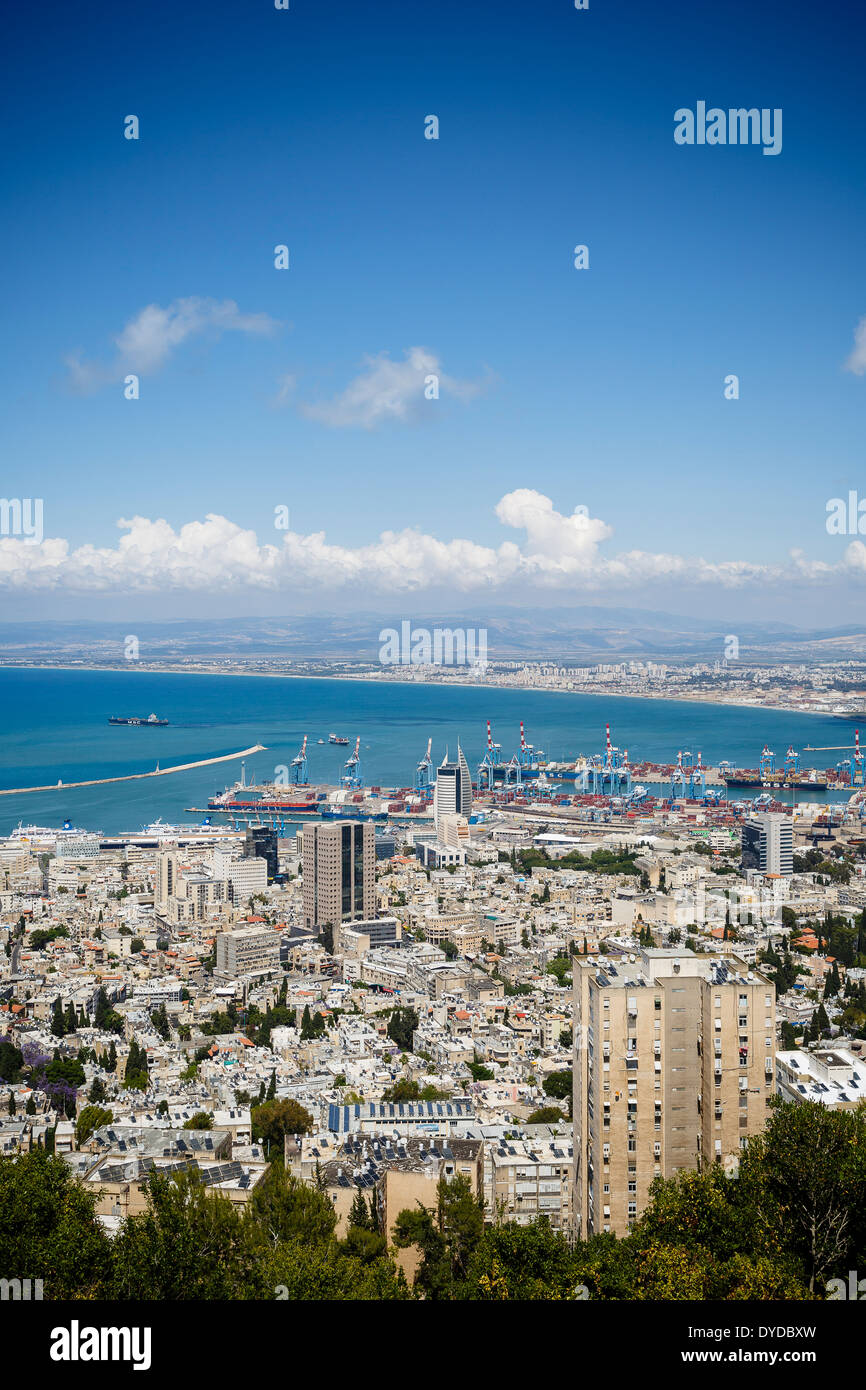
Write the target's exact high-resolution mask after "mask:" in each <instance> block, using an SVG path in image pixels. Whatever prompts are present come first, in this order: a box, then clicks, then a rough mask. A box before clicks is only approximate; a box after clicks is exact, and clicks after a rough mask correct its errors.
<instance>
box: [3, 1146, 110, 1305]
mask: <svg viewBox="0 0 866 1390" xmlns="http://www.w3.org/2000/svg"><path fill="white" fill-rule="evenodd" d="M95 1205H96V1193H95V1192H93V1193H91V1192H86V1191H85V1190H84V1188H83V1186H82V1184H81V1183H80V1182H79V1181H78V1179H77V1178H76V1177H75V1176H74V1175H73V1173H72V1169H71V1168H70V1167H69V1165H68V1164H67V1163H66V1162H65V1160H64V1159H62V1158H55V1157H54V1156H53V1155H50V1154H49V1153H48V1152H47V1151H46V1150H45V1149H41V1148H36V1149H33V1151H32V1152H31V1153H27V1154H19V1155H18V1156H16V1157H14V1158H12V1157H5V1156H4V1157H0V1250H2V1251H3V1261H4V1264H5V1267H6V1269H7V1270H9V1271H10V1272H11V1271H14V1275H15V1277H16V1278H20V1279H42V1280H43V1281H44V1283H45V1295H46V1297H47V1298H50V1299H71V1298H89V1297H95V1296H98V1294H99V1291H100V1288H101V1285H102V1281H103V1278H104V1276H105V1273H106V1271H107V1268H108V1263H109V1259H110V1245H109V1240H108V1237H107V1236H106V1234H105V1231H104V1229H103V1227H102V1225H101V1224H100V1222H99V1220H98V1219H97V1217H96V1216H95V1215H94V1208H95Z"/></svg>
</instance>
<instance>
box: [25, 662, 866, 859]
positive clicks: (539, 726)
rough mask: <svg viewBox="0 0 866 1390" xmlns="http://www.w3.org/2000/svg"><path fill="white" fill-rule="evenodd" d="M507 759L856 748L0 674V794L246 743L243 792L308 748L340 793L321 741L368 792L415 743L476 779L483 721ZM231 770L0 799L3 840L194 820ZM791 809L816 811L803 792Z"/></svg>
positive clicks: (414, 695)
mask: <svg viewBox="0 0 866 1390" xmlns="http://www.w3.org/2000/svg"><path fill="white" fill-rule="evenodd" d="M151 711H154V712H155V713H156V714H158V715H159V716H160V718H165V719H169V720H170V721H171V725H170V727H169V728H167V729H141V728H131V727H122V726H120V727H111V726H109V725H108V723H107V722H106V721H107V720H108V717H109V715H112V714H117V715H145V716H146V715H148V714H150V712H151ZM488 718H490V720H491V721H492V725H493V737H494V739H496V740H497V741H498V742H500V743H501V744H502V749H503V754H504V755H505V756H506V757H510V756H511V754H512V752H514V751H515V750H516V747H517V743H518V739H519V721H520V719H521V718H522V719H523V720H524V722H525V725H526V737H527V739H528V741H529V742H531V743H534V744H535V746H536V747H539V748H543V749H544V750H545V752H546V753H547V755H548V756H549V757H552V758H556V759H565V758H572V757H574V756H576V755H577V754H580V753H586V754H590V753H594V752H597V751H600V750H601V749H602V747H603V745H604V725H605V720H610V724H611V736H612V739H613V742H614V743H616V744H618V745H619V747H620V748H623V747H625V748H628V750H629V758H630V760H631V761H632V762H633V763H634V762H639V761H642V760H644V759H649V760H652V761H659V762H662V761H673V760H674V759H675V758H676V754H677V751H678V749H685V748H690V749H691V750H692V752H693V753H695V754H696V753H697V752H698V751H700V752H702V754H703V759H704V762H705V763H706V764H717V763H718V762H719V760H720V759H721V758H728V759H730V761H732V762H733V763H734V764H736V765H737V766H741V767H756V766H757V762H758V757H759V754H760V751H761V748H762V747H763V745H764V743H765V742H766V743H769V746H770V747H771V748H773V749H775V752H776V755H777V758H778V759H779V761H781V758H782V757H783V755H784V752H785V750H786V748H787V747H788V744H789V743H792V744H793V745H794V747H795V748H797V749H801V750H802V748H803V745H804V744H806V743H811V744H846V743H853V739H854V730H853V725H851V724H849V723H848V722H847V721H845V720H842V719H827V718H824V717H822V716H818V715H808V714H782V713H778V712H776V711H763V710H759V711H755V710H745V709H733V708H729V707H719V706H716V707H710V706H706V705H690V704H684V703H678V702H676V701H662V700H640V699H629V698H626V697H617V698H614V697H610V698H607V697H599V696H592V695H568V694H566V695H560V694H553V693H541V692H528V691H511V690H479V689H460V688H454V687H451V688H448V687H442V686H422V685H413V686H405V685H388V684H384V683H382V684H377V683H362V682H360V681H329V680H281V679H269V678H261V677H255V676H250V677H245V676H182V675H164V674H155V673H150V672H146V671H122V672H89V671H41V670H40V671H24V670H4V669H0V787H20V786H33V785H43V784H52V783H55V782H56V781H57V780H58V778H60V779H62V780H63V781H64V782H76V781H84V780H85V779H88V778H94V777H116V776H120V775H122V774H124V773H130V772H146V771H149V770H151V769H152V768H153V767H155V765H156V762H157V760H158V761H159V763H160V766H162V767H166V766H170V765H171V764H173V763H183V762H193V761H195V760H196V759H199V758H208V757H216V756H218V755H219V754H222V753H231V752H235V751H236V750H237V749H240V748H248V747H250V746H251V745H253V744H255V743H262V744H265V745H266V747H267V752H265V753H259V754H257V755H256V756H255V757H254V758H253V759H251V760H250V762H248V764H247V780H248V781H251V780H257V779H258V780H265V779H266V778H271V777H273V775H274V769H275V768H276V767H277V766H279V765H280V764H288V763H290V762H291V759H292V758H293V757H294V755H295V753H296V752H297V751H298V747H299V745H300V742H301V739H302V738H303V736H304V734H307V735H308V737H309V742H308V747H307V754H308V759H309V768H310V780H311V781H313V782H317V781H318V782H337V781H338V780H339V777H340V775H341V773H342V770H343V762H344V761H345V758H346V756H347V755H348V753H349V752H350V751H351V748H337V747H329V746H328V745H327V744H325V746H323V747H320V746H319V745H318V744H317V743H316V740H317V739H318V738H324V739H327V737H328V734H329V733H330V732H331V731H332V730H333V731H334V732H335V733H338V734H345V735H347V736H348V737H350V738H351V740H352V743H354V740H355V737H356V736H357V735H360V737H361V759H362V769H363V775H364V781H365V783H366V785H367V786H370V785H371V784H374V785H383V786H407V785H411V783H412V777H413V774H414V770H415V767H416V765H417V763H418V761H419V759H420V758H421V757H422V755H423V753H424V751H425V749H426V746H427V739H428V738H430V737H432V739H433V758H434V762H435V761H441V758H442V757H443V755H444V753H445V749H446V745H447V746H449V747H450V748H451V750H452V751H453V750H454V748H455V747H456V744H457V739H458V737H459V738H460V740H461V742H462V745H463V748H464V750H465V752H466V756H467V758H468V760H469V765H470V767H471V768H472V769H473V774H474V770H475V767H476V766H477V763H478V762H479V761H480V758H481V757H482V755H483V751H484V740H485V721H486V719H488ZM844 756H845V754H844V753H817V754H806V755H804V756H803V766H804V767H805V766H812V765H814V766H818V767H828V766H831V765H832V764H833V763H834V762H835V761H837V760H838V759H840V758H843V757H844ZM239 774H240V764H239V763H223V764H221V765H218V766H216V767H205V768H200V769H198V770H195V771H192V772H183V773H178V774H176V775H174V776H172V777H165V778H158V779H156V778H155V779H152V780H148V781H144V782H125V783H119V784H118V785H116V786H105V787H83V788H81V789H80V790H77V791H71V790H67V789H65V788H60V789H57V790H52V791H50V792H38V793H32V794H29V795H26V796H14V797H3V798H0V834H7V833H8V832H9V831H10V830H13V829H14V828H15V827H16V826H17V825H18V824H19V822H21V821H23V822H24V823H25V824H27V823H34V824H37V825H60V824H62V822H63V820H64V819H65V818H67V817H68V818H69V819H70V820H71V821H72V822H73V824H74V825H79V826H83V827H86V828H88V829H92V830H104V831H106V832H115V831H120V830H137V829H139V828H140V827H141V826H142V825H144V824H146V823H147V822H149V821H153V820H155V819H156V818H157V816H162V818H163V819H164V820H166V821H169V822H173V823H175V822H177V821H188V822H189V821H192V820H193V819H194V817H192V816H189V815H186V814H185V808H186V807H188V806H204V805H206V804H207V799H208V798H209V797H210V796H212V795H213V794H214V793H215V792H220V791H222V790H223V788H224V787H225V786H227V785H228V784H230V783H231V782H234V781H235V779H236V778H237V777H238V776H239ZM801 796H803V797H808V798H809V799H815V797H814V796H812V795H811V794H808V793H801Z"/></svg>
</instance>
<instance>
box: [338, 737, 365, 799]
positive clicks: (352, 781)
mask: <svg viewBox="0 0 866 1390" xmlns="http://www.w3.org/2000/svg"><path fill="white" fill-rule="evenodd" d="M340 781H341V782H342V784H343V786H344V787H347V788H349V789H350V790H351V791H357V790H358V788H359V787H363V785H364V779H363V777H362V776H361V735H360V734H359V735H358V737H357V738H356V739H355V747H354V750H353V751H352V752H351V753H350V754H349V756H348V758H347V759H346V763H345V771H344V773H343V776H342V777H341V779H340Z"/></svg>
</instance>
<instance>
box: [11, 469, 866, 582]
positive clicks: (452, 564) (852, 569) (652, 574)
mask: <svg viewBox="0 0 866 1390" xmlns="http://www.w3.org/2000/svg"><path fill="white" fill-rule="evenodd" d="M496 515H497V517H498V518H499V520H500V521H501V522H502V523H503V524H504V525H505V526H508V527H511V528H513V529H515V530H522V531H523V532H524V533H525V538H524V539H523V540H522V542H521V543H518V542H516V541H514V540H505V541H503V542H502V543H501V544H500V545H499V546H496V547H492V546H485V545H479V544H478V543H477V542H475V541H472V540H467V539H461V538H457V539H453V540H448V541H442V540H439V539H437V538H436V537H435V536H430V535H426V534H425V533H424V532H422V531H419V530H416V529H414V528H407V529H406V530H403V531H384V532H383V533H382V534H381V535H380V536H379V538H378V539H377V540H375V541H372V542H370V543H369V544H367V545H359V546H342V545H333V544H329V543H328V541H327V540H326V538H325V534H324V532H322V531H319V532H313V533H311V534H309V535H301V534H300V533H298V532H294V531H287V532H285V533H284V534H283V535H282V536H281V539H280V541H279V542H275V543H272V544H263V545H262V544H259V541H258V539H257V537H256V534H255V532H254V531H251V530H244V528H243V527H240V526H237V525H236V524H235V523H234V522H232V521H229V520H228V519H227V518H226V517H224V516H218V515H215V514H213V513H212V514H209V515H208V516H207V517H206V518H205V520H204V521H192V522H188V523H187V524H186V525H184V526H181V527H180V528H179V529H178V530H177V531H175V530H174V528H173V527H172V526H170V525H169V524H168V522H167V521H164V520H156V521H151V520H148V519H147V518H145V517H140V516H135V517H132V518H131V519H129V520H121V521H119V522H118V526H119V527H120V529H121V530H122V531H123V532H124V534H123V535H122V536H121V537H120V540H119V541H118V543H117V545H116V546H114V547H106V548H99V547H96V546H92V545H83V546H79V547H78V548H77V549H72V548H70V546H69V543H68V541H65V540H61V539H57V538H51V539H47V540H44V541H42V542H41V544H39V545H34V544H32V543H30V542H28V541H27V540H25V539H18V538H15V537H5V538H2V539H0V590H5V591H7V593H8V592H9V591H12V592H15V591H17V592H20V593H25V592H30V591H40V590H61V589H62V590H68V591H71V592H79V593H87V592H103V591H109V590H113V591H115V592H117V591H121V592H125V591H133V592H152V593H156V592H166V593H170V592H172V591H179V590H182V591H196V590H207V591H209V592H225V591H228V590H238V591H241V590H254V589H259V590H273V591H285V592H291V593H296V592H298V591H305V590H308V591H309V590H326V591H327V590H330V591H339V590H344V591H345V590H350V591H352V592H353V593H359V592H361V591H363V590H366V591H368V592H370V593H384V594H391V595H394V594H400V593H404V594H405V593H417V592H421V591H423V590H425V589H433V588H439V589H441V588H446V589H449V590H452V591H458V592H461V593H479V592H481V593H495V592H496V591H498V590H507V589H509V588H510V587H511V588H513V587H514V586H519V588H520V591H521V592H522V593H526V592H529V591H535V592H536V593H543V592H544V591H550V590H559V591H560V592H565V593H573V594H575V595H578V594H582V593H592V592H598V591H600V590H604V591H607V592H610V591H628V590H643V589H645V587H646V586H647V585H649V584H652V583H655V582H663V583H670V582H671V581H676V582H677V583H681V584H683V585H686V584H690V585H695V584H697V585H716V586H720V587H722V588H725V589H737V588H743V587H745V586H747V585H771V584H776V583H791V582H796V583H800V584H803V583H808V584H821V583H823V582H826V581H828V580H832V579H840V578H841V579H846V578H847V579H856V580H860V581H863V580H866V546H864V544H863V542H862V541H859V540H855V541H853V542H852V543H851V544H850V545H849V546H848V547H847V548H846V550H845V553H844V556H843V557H842V559H841V560H840V561H839V563H838V564H835V565H831V564H827V563H825V562H823V561H811V560H808V559H807V558H806V557H805V556H804V555H803V554H802V552H800V551H796V550H795V551H792V552H791V554H790V556H789V559H788V561H787V562H786V563H785V564H778V565H763V564H752V563H750V562H748V561H741V560H724V561H710V560H705V559H702V558H701V557H699V556H698V557H695V556H691V557H690V556H684V555H672V554H666V553H656V552H651V551H644V550H629V551H623V552H620V553H619V554H613V555H608V554H606V553H604V551H603V550H602V545H603V543H604V542H606V541H608V540H609V539H610V537H611V535H612V529H611V527H610V526H609V525H607V523H605V522H604V521H601V520H599V519H598V518H593V517H590V516H588V515H584V514H583V510H582V509H581V508H577V509H576V510H575V511H574V512H573V513H572V514H571V515H566V514H563V513H560V512H557V511H556V510H555V509H554V506H553V503H552V502H551V500H550V498H549V497H545V496H544V495H543V494H542V493H540V492H536V491H534V490H533V489H532V488H519V489H517V490H516V491H514V492H509V493H507V494H506V496H504V497H503V498H502V499H501V500H500V501H499V503H498V504H497V506H496Z"/></svg>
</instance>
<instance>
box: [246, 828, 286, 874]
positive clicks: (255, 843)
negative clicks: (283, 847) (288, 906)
mask: <svg viewBox="0 0 866 1390" xmlns="http://www.w3.org/2000/svg"><path fill="white" fill-rule="evenodd" d="M244 858H245V859H264V861H265V863H266V864H267V868H268V883H273V881H274V879H275V878H276V876H277V872H278V864H277V832H276V830H274V829H273V828H272V827H271V826H269V825H248V826H247V832H246V835H245V836H244Z"/></svg>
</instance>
